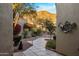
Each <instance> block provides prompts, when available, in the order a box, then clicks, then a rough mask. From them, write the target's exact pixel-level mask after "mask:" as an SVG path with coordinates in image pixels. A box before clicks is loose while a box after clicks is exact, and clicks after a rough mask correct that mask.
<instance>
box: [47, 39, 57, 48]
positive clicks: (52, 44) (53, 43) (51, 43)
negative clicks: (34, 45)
mask: <svg viewBox="0 0 79 59" xmlns="http://www.w3.org/2000/svg"><path fill="white" fill-rule="evenodd" d="M46 48H52V49H56V40H48V42H47V44H46Z"/></svg>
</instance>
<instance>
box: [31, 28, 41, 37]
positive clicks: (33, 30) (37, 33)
mask: <svg viewBox="0 0 79 59" xmlns="http://www.w3.org/2000/svg"><path fill="white" fill-rule="evenodd" d="M31 31H32V36H33V37H35V36H39V35H40V34H41V32H42V31H41V29H36V28H34V29H32V30H31Z"/></svg>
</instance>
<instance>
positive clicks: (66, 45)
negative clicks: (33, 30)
mask: <svg viewBox="0 0 79 59" xmlns="http://www.w3.org/2000/svg"><path fill="white" fill-rule="evenodd" d="M56 7H57V29H56V31H57V33H56V35H57V41H56V50H57V51H58V52H60V53H63V54H65V55H79V4H72V3H63V4H62V3H58V4H56ZM66 20H68V21H70V22H76V23H77V29H76V30H74V31H73V32H72V33H64V32H62V31H61V30H59V27H58V24H59V23H60V22H61V23H64V22H65V21H66Z"/></svg>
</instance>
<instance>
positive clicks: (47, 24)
mask: <svg viewBox="0 0 79 59" xmlns="http://www.w3.org/2000/svg"><path fill="white" fill-rule="evenodd" d="M44 25H45V27H46V29H47V30H48V31H49V34H50V39H51V34H53V32H54V31H55V26H54V24H53V23H52V22H51V21H50V20H46V21H45V23H44Z"/></svg>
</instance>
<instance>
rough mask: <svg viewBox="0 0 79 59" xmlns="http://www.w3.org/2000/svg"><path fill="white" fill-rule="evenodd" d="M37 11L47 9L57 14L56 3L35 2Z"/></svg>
mask: <svg viewBox="0 0 79 59" xmlns="http://www.w3.org/2000/svg"><path fill="white" fill-rule="evenodd" d="M34 6H36V7H35V8H36V10H37V11H41V10H46V11H48V12H50V13H54V14H56V5H55V3H34Z"/></svg>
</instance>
